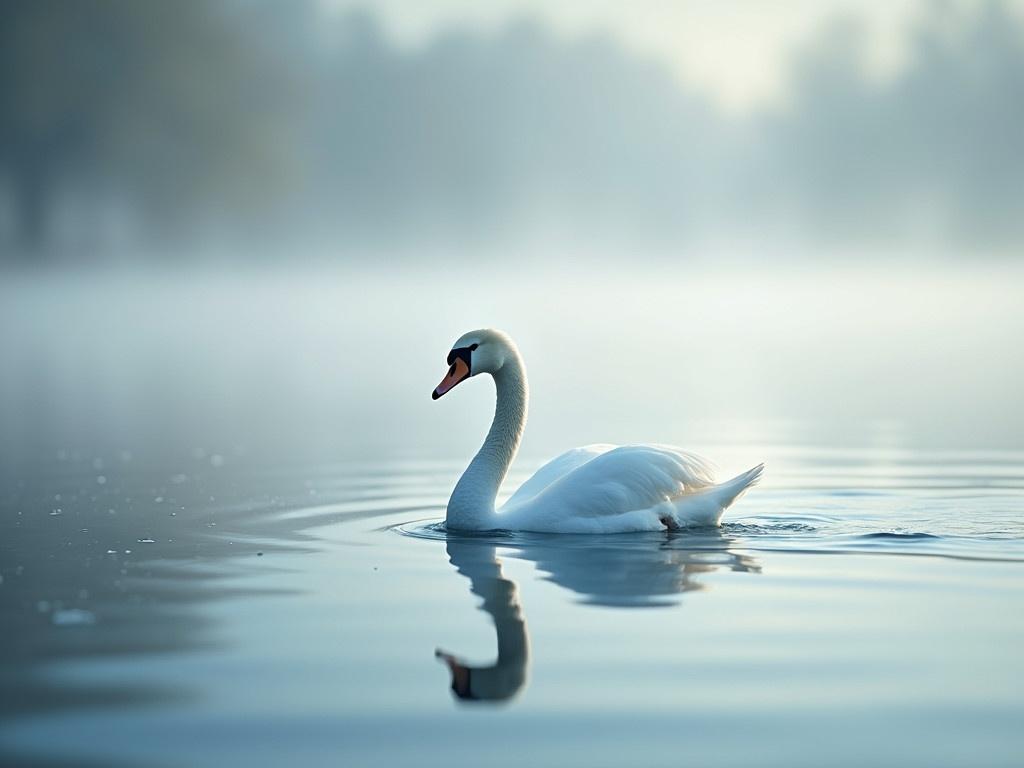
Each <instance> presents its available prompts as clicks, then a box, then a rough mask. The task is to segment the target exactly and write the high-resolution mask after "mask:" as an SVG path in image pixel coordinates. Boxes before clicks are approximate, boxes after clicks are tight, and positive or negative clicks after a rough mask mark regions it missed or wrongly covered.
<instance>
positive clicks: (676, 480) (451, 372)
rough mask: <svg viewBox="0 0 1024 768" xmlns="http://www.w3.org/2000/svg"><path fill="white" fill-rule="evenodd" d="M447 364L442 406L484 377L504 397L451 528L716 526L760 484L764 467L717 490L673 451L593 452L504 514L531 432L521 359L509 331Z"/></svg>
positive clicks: (467, 337) (571, 461) (489, 331)
mask: <svg viewBox="0 0 1024 768" xmlns="http://www.w3.org/2000/svg"><path fill="white" fill-rule="evenodd" d="M448 366H449V368H448V373H447V374H446V375H445V377H444V379H442V380H441V383H440V384H438V385H437V387H436V388H435V389H434V392H433V395H432V397H433V399H434V400H437V399H438V398H440V397H442V396H443V395H445V394H447V393H448V392H450V391H451V390H452V389H453V388H455V386H457V385H458V384H460V383H461V382H463V381H465V380H466V379H469V378H472V377H473V376H478V375H479V374H481V373H489V374H490V375H491V376H492V377H493V379H494V385H495V391H496V395H497V403H496V406H495V409H494V420H493V422H492V423H491V428H490V430H489V431H488V432H487V437H486V438H485V439H484V443H483V446H481V448H480V450H479V451H478V452H477V454H476V456H474V457H473V460H472V461H471V462H470V463H469V466H468V467H467V468H466V470H465V472H463V473H462V477H461V478H460V479H459V481H458V483H456V485H455V490H454V491H452V495H451V498H450V499H449V501H448V509H447V514H446V518H445V524H446V527H447V528H448V529H449V530H460V531H488V530H509V531H533V532H538V533H627V532H632V531H663V530H666V529H670V530H674V529H678V528H685V527H688V526H711V525H718V523H719V521H720V520H721V518H722V513H723V512H724V511H725V509H726V508H727V507H728V506H729V505H730V504H732V503H733V502H734V501H735V500H736V499H737V498H738V497H739V496H740V494H742V493H743V492H744V491H745V490H747V488H749V487H750V486H752V485H754V484H755V483H756V482H757V481H758V480H759V479H760V478H761V472H762V470H763V469H764V464H759V465H757V466H756V467H754V468H753V469H750V470H748V471H746V472H744V473H743V474H741V475H738V476H737V477H734V478H733V479H731V480H728V481H726V482H724V483H720V484H716V483H715V479H714V468H713V466H712V465H711V463H710V462H708V461H707V460H705V459H703V458H701V457H700V456H696V455H694V454H692V453H688V452H686V451H682V450H680V449H679V448H675V447H673V446H668V445H656V444H643V445H622V446H614V445H607V444H597V445H586V446H583V447H582V448H573V449H572V450H570V451H567V452H565V453H563V454H562V455H561V456H558V457H556V458H554V459H552V460H551V461H549V462H548V463H547V464H545V465H544V466H542V467H541V468H540V469H539V470H537V472H536V473H535V474H534V475H533V476H532V477H531V478H530V479H528V480H527V481H526V482H525V483H523V484H522V485H521V486H520V487H519V489H518V490H517V491H516V492H515V493H514V494H512V496H511V497H510V498H509V499H508V501H506V502H505V504H504V505H502V507H501V508H500V509H496V508H495V500H496V499H497V496H498V490H499V489H500V488H501V483H502V481H503V480H504V479H505V475H506V474H507V472H508V468H509V466H510V465H511V464H512V460H513V459H514V458H515V455H516V451H517V450H518V448H519V442H520V440H521V439H522V436H523V429H524V427H525V425H526V409H527V400H528V388H527V383H526V368H525V366H524V365H523V359H522V357H521V355H520V354H519V349H518V348H517V347H516V345H515V342H513V341H512V339H511V338H510V337H509V336H508V335H507V334H505V333H503V332H502V331H498V330H495V329H493V328H485V329H481V330H477V331H470V332H469V333H466V334H464V335H463V336H462V337H461V338H459V340H458V341H456V342H455V344H454V345H453V346H452V349H451V352H449V353H448Z"/></svg>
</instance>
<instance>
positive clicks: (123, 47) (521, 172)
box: [0, 0, 1024, 263]
mask: <svg viewBox="0 0 1024 768" xmlns="http://www.w3.org/2000/svg"><path fill="white" fill-rule="evenodd" d="M900 34H901V35H902V36H903V37H904V47H905V49H906V56H905V57H904V58H905V61H904V63H903V64H902V66H901V67H899V68H898V70H897V71H895V72H893V73H891V74H890V75H888V76H886V77H884V78H879V77H878V76H876V75H875V74H873V73H872V72H871V71H870V67H869V66H868V56H867V50H868V46H867V43H868V31H867V29H866V27H865V25H864V24H863V23H862V20H860V19H858V18H857V17H856V16H845V17H837V18H835V19H833V21H831V22H829V23H827V24H825V25H824V26H822V27H821V28H819V29H818V30H817V31H816V32H815V33H814V34H813V35H812V36H811V37H810V38H808V39H806V40H804V41H803V42H802V44H801V45H800V46H798V47H797V48H795V49H794V50H793V51H792V52H791V57H790V65H789V67H788V68H787V70H786V73H785V78H784V79H785V87H784V89H783V91H784V94H785V97H784V99H782V101H781V103H779V104H774V105H765V106H761V107H758V108H755V109H752V110H748V111H745V112H741V113H737V112H736V111H735V110H728V109H725V108H724V107H723V106H722V105H721V104H720V103H719V102H718V101H716V99H715V98H714V94H712V93H708V92H707V90H706V89H700V90H698V89H697V88H696V87H694V86H689V85H686V84H685V83H684V82H683V81H682V80H681V79H680V78H679V77H677V76H675V74H674V72H673V70H672V69H671V68H670V67H669V66H668V65H667V63H666V62H664V61H662V60H660V59H659V58H657V57H656V56H654V55H645V54H644V53H643V52H637V51H635V50H633V49H629V50H627V49H626V48H625V47H624V46H623V45H622V44H621V42H620V41H618V40H617V39H616V38H615V37H614V35H613V34H610V33H609V34H603V35H597V34H592V35H589V34H588V35H582V36H578V37H575V38H566V37H565V36H564V35H556V34H555V33H553V32H552V31H551V30H550V29H548V28H547V27H546V26H545V24H544V22H543V21H541V20H536V19H531V18H529V17H523V18H521V19H520V20H518V21H513V22H510V23H508V24H506V25H504V26H502V27H501V28H499V29H498V30H497V31H486V30H473V29H470V28H460V27H458V26H452V27H442V28H440V29H438V30H437V31H436V32H435V33H434V34H433V35H432V36H430V37H429V38H428V39H427V40H426V41H425V42H423V43H420V44H417V45H415V46H411V47H410V46H408V45H404V46H403V45H399V44H398V43H396V42H394V41H393V40H392V38H391V36H390V35H389V33H388V30H387V28H386V26H385V25H384V23H383V22H382V20H381V19H380V18H378V17H377V16H376V15H375V13H374V12H373V11H372V10H364V11H359V12H346V13H337V12H333V11H331V10H330V9H328V8H326V7H324V6H322V5H320V4H317V3H313V2H303V3H289V4H288V5H287V7H285V6H283V5H281V4H279V3H273V2H249V3H240V2H231V1H229V0H223V1H222V2H214V3H200V2H185V3H179V4H175V6H174V8H173V10H172V9H169V8H166V7H164V6H162V5H161V4H158V3H131V2H116V1H113V0H103V1H100V0H84V1H83V2H59V1H56V0H47V1H46V2H30V1H27V0H7V1H6V2H4V3H3V5H2V8H0V246H2V248H3V252H4V254H5V261H7V262H27V263H46V262H55V261H60V262H72V263H75V262H78V263H92V262H95V261H113V262H118V263H124V262H128V263H139V262H150V261H161V260H169V261H171V262H174V263H179V262H202V261H205V260H210V259H214V260H221V261H222V260H224V259H227V260H231V261H234V260H237V261H241V262H252V261H254V260H266V261H282V262H286V261H293V260H295V259H299V258H310V257H315V258H317V259H320V260H327V261H332V262H343V263H369V262H371V261H373V260H375V259H379V258H386V259H395V258H400V259H401V260H402V261H403V262H420V263H427V262H429V261H430V260H433V259H437V258H439V257H442V258H446V257H458V258H470V257H472V258H502V257H507V256H508V254H514V255H515V257H516V258H517V259H521V260H531V261H539V262H543V261H545V260H548V259H551V258H557V257H558V256H560V255H561V254H564V253H566V252H572V253H577V254H579V253H582V254H585V257H586V258H587V259H595V258H605V259H612V260H615V259H622V258H624V257H625V256H626V254H629V257H631V258H632V257H635V256H638V255H639V256H645V257H657V258H664V259H669V260H680V259H687V260H694V259H703V260H711V261H715V260H717V259H719V258H724V257H736V256H740V257H743V258H748V259H755V260H761V259H768V260H772V261H775V260H778V259H783V258H786V257H790V256H794V255H803V256H805V257H807V258H814V259H834V258H839V259H852V260H858V261H859V260H863V259H865V258H876V259H882V260H892V259H901V260H905V259H909V258H929V259H934V258H959V259H967V258H974V257H976V256H979V255H989V256H999V257H1002V258H1008V259H1014V258H1016V257H1017V254H1019V252H1020V249H1019V245H1020V243H1021V239H1022V236H1024V224H1022V222H1024V215H1022V214H1024V184H1021V183H1020V179H1021V178H1024V153H1022V152H1021V151H1020V149H1021V147H1020V136H1022V135H1024V22H1022V20H1021V17H1020V14H1019V13H1017V12H1016V11H1015V10H1014V9H1012V8H1011V7H1010V6H1009V5H1007V4H1005V3H1001V2H985V3H975V4H956V3H925V4H923V5H922V6H921V8H920V11H919V12H918V13H917V15H916V16H915V18H914V20H913V22H912V23H911V25H910V26H909V27H908V28H906V29H904V30H902V31H901V33H900Z"/></svg>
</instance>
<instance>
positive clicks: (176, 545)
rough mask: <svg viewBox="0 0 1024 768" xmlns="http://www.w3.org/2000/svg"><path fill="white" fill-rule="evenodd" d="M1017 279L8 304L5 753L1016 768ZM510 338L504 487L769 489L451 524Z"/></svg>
mask: <svg viewBox="0 0 1024 768" xmlns="http://www.w3.org/2000/svg"><path fill="white" fill-rule="evenodd" d="M1019 276H1020V275H1019V273H1016V272H1015V273H1012V274H992V275H989V276H981V275H978V274H974V273H972V274H971V275H965V274H964V273H961V274H953V275H950V274H932V275H931V276H930V277H928V278H927V279H926V278H923V277H922V276H920V275H916V274H914V275H910V274H904V275H903V276H900V275H899V274H894V273H892V272H891V271H886V272H885V273H884V274H882V275H881V276H880V274H879V273H875V274H870V273H864V274H859V275H854V276H849V275H847V276H844V278H843V279H842V280H837V278H836V276H835V275H833V274H831V273H826V274H821V275H818V276H817V277H813V276H812V277H804V276H793V275H788V276H787V275H783V276H781V277H780V276H778V275H775V276H774V277H773V276H764V277H763V280H760V281H753V282H749V283H743V285H742V286H740V287H739V293H737V290H738V286H737V281H736V280H735V279H734V276H733V275H729V274H724V275H720V276H714V275H711V276H704V277H700V278H699V285H697V286H695V285H694V284H693V280H692V279H691V276H689V275H676V276H671V275H662V276H654V277H653V278H651V279H649V280H648V282H647V283H646V288H643V290H640V288H641V287H642V286H641V283H640V282H639V281H637V280H635V279H633V278H630V277H624V278H623V279H622V280H612V279H611V278H609V277H607V276H602V277H596V278H593V279H589V281H587V280H585V281H579V280H574V281H573V282H572V283H571V285H572V286H573V290H574V291H575V293H574V294H573V296H574V298H571V299H569V298H565V296H566V295H567V294H566V292H565V283H564V282H560V281H559V279H556V278H554V277H552V276H547V279H545V280H533V279H526V280H525V283H524V284H522V285H518V286H517V284H515V283H514V282H512V283H509V285H508V286H506V288H507V290H506V291H505V292H504V293H501V294H499V295H492V294H491V293H488V292H485V291H483V290H482V288H481V285H480V284H473V283H472V282H470V283H467V284H456V283H453V282H452V281H451V280H449V279H448V277H447V276H437V277H435V278H433V282H429V281H428V282H424V281H421V280H418V279H417V280H411V281H406V282H404V283H400V282H398V281H392V280H390V279H387V280H382V278H381V276H379V275H378V276H373V275H362V276H358V275H357V276H352V275H338V274H335V275H327V276H326V277H325V276H318V277H316V278H315V279H309V278H308V277H301V276H299V277H294V276H287V277H286V276H282V275H262V276H260V275H256V276H250V277H248V278H245V279H244V280H243V279H240V278H237V277H236V276H233V275H229V274H222V275H205V276H201V279H200V278H199V277H197V276H196V275H186V276H183V277H176V276H174V275H157V276H153V275H149V276H145V275H144V276H138V275H136V276H131V275H129V276H127V277H119V276H109V275H108V276H106V277H101V278H93V277H88V276H78V277H74V276H72V277H56V276H49V277H47V276H42V277H39V276H21V277H18V278H17V279H12V280H10V281H7V282H6V283H4V282H0V359H2V360H3V362H4V365H3V366H0V425H2V428H0V458H2V461H0V577H2V581H0V621H2V624H0V626H2V627H3V631H2V632H0V764H3V765H12V766H31V765H46V766H51V765H61V766H63V765H86V766H104V767H107V766H114V767H116V766H189V767H191V766H280V765H288V764H290V765H303V766H304V765H381V766H391V765H406V764H411V765H421V766H431V765H438V766H449V767H450V766H462V765H466V766H469V765H479V764H488V765H510V766H511V765H514V766H524V765H555V764H557V765H564V766H572V765H579V766H588V767H591V766H616V768H618V767H619V766H623V765H651V766H655V765H664V766H678V765H681V764H692V765H700V766H733V765H736V766H739V765H751V764H757V765H778V766H787V767H789V766H815V768H817V767H819V766H861V765H891V766H901V767H904V766H927V767H928V768H934V767H935V766H1004V765H1005V766H1018V765H1021V763H1022V760H1024V731H1022V730H1021V727H1020V725H1021V723H1022V722H1024V696H1022V695H1021V691H1022V690H1024V655H1022V654H1021V648H1022V647H1024V610H1022V608H1024V451H1021V450H1019V447H1015V446H1018V444H1019V434H1020V429H1021V427H1022V425H1024V421H1022V419H1024V411H1022V409H1021V408H1020V407H1019V402H1018V400H1019V392H1020V391H1022V388H1024V366H1022V365H1021V362H1020V357H1019V355H1010V354H1008V353H1007V350H1010V349H1015V348H1016V347H1015V341H1016V342H1019V338H1020V335H1021V333H1024V310H1022V309H1021V305H1020V302H1019V290H1018V289H1017V287H1016V286H1018V285H1019V284H1020V283H1019V279H1018V278H1019ZM883 278H884V279H883ZM1011 278H1012V279H1011ZM630 281H632V282H630ZM1015 281H1016V282H1015ZM526 283H529V286H527V285H526ZM744 286H745V287H744ZM837 286H838V287H837ZM527 287H529V288H530V290H526V288H527ZM623 288H626V289H628V290H626V291H625V294H623ZM475 289H480V290H475ZM684 289H687V290H686V291H685V295H686V296H688V297H689V300H688V301H685V302H680V301H677V300H676V294H678V293H680V291H683V290H684ZM524 296H529V297H530V300H529V301H528V302H525V301H524V299H523V297H524ZM455 297H457V298H458V300H455ZM559 297H561V298H559ZM608 307H614V309H615V311H614V312H609V311H607V308H608ZM483 323H493V324H495V325H500V326H504V327H506V328H507V329H509V330H510V331H512V332H513V333H514V334H515V335H516V336H517V338H518V339H519V340H520V346H521V347H522V348H523V350H524V354H525V355H526V361H527V366H528V368H529V369H530V374H531V382H532V384H533V392H532V396H531V421H530V424H529V425H528V429H527V436H526V441H525V443H524V446H523V452H522V456H521V458H520V460H519V461H518V462H517V464H516V466H515V467H514V474H513V476H512V477H511V478H510V481H509V484H508V486H507V487H506V488H505V489H504V490H505V492H506V493H510V492H511V491H512V490H513V489H514V487H515V486H516V484H517V483H518V482H521V481H522V480H523V479H524V478H525V477H526V476H527V475H528V473H529V472H530V471H531V470H532V469H533V468H535V467H536V466H537V465H538V464H539V462H540V461H541V460H543V459H544V458H546V457H549V456H551V455H554V454H555V453H557V452H559V451H560V450H562V449H565V448H567V447H570V446H573V445H580V444H585V443H587V442H594V441H599V440H607V441H614V442H631V441H642V440H651V441H659V442H671V443H677V444H680V445H683V446H684V447H686V448H689V449H691V450H695V451H698V452H700V453H703V454H705V455H707V456H708V457H710V458H712V459H714V460H715V461H716V462H718V463H719V464H720V465H721V466H722V470H723V474H724V475H729V474H730V473H735V472H738V471H740V470H743V469H746V468H748V467H749V466H751V465H753V464H755V463H757V462H759V461H765V462H766V463H767V471H766V474H765V480H764V483H763V484H762V485H761V486H759V487H758V488H756V489H754V490H753V491H751V492H750V493H748V494H747V495H746V496H745V497H744V498H742V499H741V500H740V502H739V503H738V504H737V505H736V506H735V507H734V508H733V509H732V510H731V511H730V512H729V513H727V515H726V518H725V523H724V525H723V526H722V527H721V528H720V529H715V530H699V531H687V532H679V533H673V534H669V533H664V534H657V535H646V534H637V535H628V536H605V537H575V536H561V537H553V536H542V535H520V534H494V535H488V536H469V537H467V536H465V535H462V536H456V535H448V534H447V533H446V532H445V530H444V528H443V526H441V525H439V522H440V521H441V520H442V519H443V514H444V504H445V502H446V500H447V497H448V494H449V492H450V490H451V488H452V486H453V484H454V482H455V480H456V479H457V478H458V476H459V473H460V472H461V470H462V468H463V466H464V464H465V461H466V460H467V459H468V457H469V456H470V455H471V452H472V451H473V449H474V448H475V447H476V445H477V444H478V442H479V440H480V437H481V436H482V434H483V432H484V431H485V430H486V427H487V421H488V419H489V417H490V414H491V410H490V409H491V407H492V405H491V398H492V397H493V395H492V393H491V391H490V389H489V387H487V386H485V385H483V384H480V383H479V382H474V383H469V384H466V385H464V388H460V391H459V392H457V393H455V394H454V395H453V396H451V397H448V398H445V399H444V400H442V401H439V402H438V403H436V404H434V403H431V402H430V399H429V393H430V391H431V389H432V388H433V387H434V385H435V384H436V383H437V381H438V380H439V379H440V376H441V375H442V374H443V372H444V368H445V366H444V356H445V354H446V352H447V346H446V345H448V344H450V342H451V341H452V340H453V339H454V338H456V337H457V336H458V335H459V334H460V333H461V332H462V331H464V330H466V329H467V328H468V327H472V326H475V325H480V324H483ZM636 360H642V361H643V369H642V370H643V374H644V375H641V376H638V375H637V367H636V366H635V365H633V364H632V362H634V361H636ZM595 371H596V372H595ZM595 382H597V384H595ZM478 384H479V386H478ZM598 384H599V385H598ZM438 654H442V655H441V656H439V655H438ZM445 654H447V655H448V656H445ZM449 657H450V658H454V659H456V660H457V662H458V664H459V665H461V666H457V667H456V668H455V670H456V671H455V673H454V680H453V674H452V673H451V672H450V671H449V668H448V665H447V664H446V663H445V658H449ZM453 683H454V685H453ZM453 688H454V690H453ZM460 694H462V695H460ZM467 694H468V696H467Z"/></svg>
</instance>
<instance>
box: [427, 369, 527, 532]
mask: <svg viewBox="0 0 1024 768" xmlns="http://www.w3.org/2000/svg"><path fill="white" fill-rule="evenodd" d="M494 387H495V390H496V394H497V402H496V404H495V408H494V421H492V422H491V428H490V430H489V431H488V432H487V437H486V438H485V439H484V444H483V445H482V446H481V447H480V450H479V451H477V454H476V456H474V457H473V460H472V461H471V462H470V463H469V466H468V467H466V471H465V472H463V473H462V477H461V478H460V479H459V482H458V483H457V484H456V486H455V490H454V491H452V497H451V499H449V501H448V515H447V525H448V527H449V528H460V529H476V530H483V529H487V528H497V527H500V525H499V524H498V522H497V515H496V514H495V510H494V500H495V499H496V498H497V496H498V489H499V488H501V483H502V481H503V480H504V479H505V474H506V473H507V472H508V468H509V465H511V464H512V459H514V458H515V455H516V451H517V450H518V449H519V441H520V439H521V438H522V436H523V428H524V427H525V426H526V407H527V400H528V390H527V385H526V369H525V368H524V367H523V361H522V359H521V358H520V357H519V355H518V354H516V353H515V352H510V354H508V355H507V357H506V358H505V363H504V365H502V366H501V368H499V369H498V372H497V373H495V374H494Z"/></svg>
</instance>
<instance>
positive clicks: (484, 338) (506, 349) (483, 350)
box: [432, 328, 517, 400]
mask: <svg viewBox="0 0 1024 768" xmlns="http://www.w3.org/2000/svg"><path fill="white" fill-rule="evenodd" d="M514 354H517V353H516V346H515V344H514V343H513V342H512V339H510V338H509V337H508V336H506V335H505V334H504V333H502V332H501V331H496V330H494V329H493V328H484V329H482V330H479V331H470V332H469V333H466V334H463V335H462V336H461V337H460V338H459V340H458V341H456V342H455V343H454V344H453V345H452V351H451V352H449V353H448V373H447V375H445V377H444V378H443V379H442V380H441V383H440V384H438V385H437V387H436V388H435V389H434V394H433V395H432V397H433V398H434V399H435V400H437V398H439V397H441V395H443V394H445V393H446V392H448V391H450V390H452V389H454V388H455V385H456V384H459V383H460V382H463V381H465V380H466V379H468V378H470V377H471V376H476V375H477V374H478V373H490V374H491V375H493V374H495V373H497V372H498V371H499V370H501V367H502V366H503V365H504V364H505V360H506V359H507V358H508V356H509V355H514Z"/></svg>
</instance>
